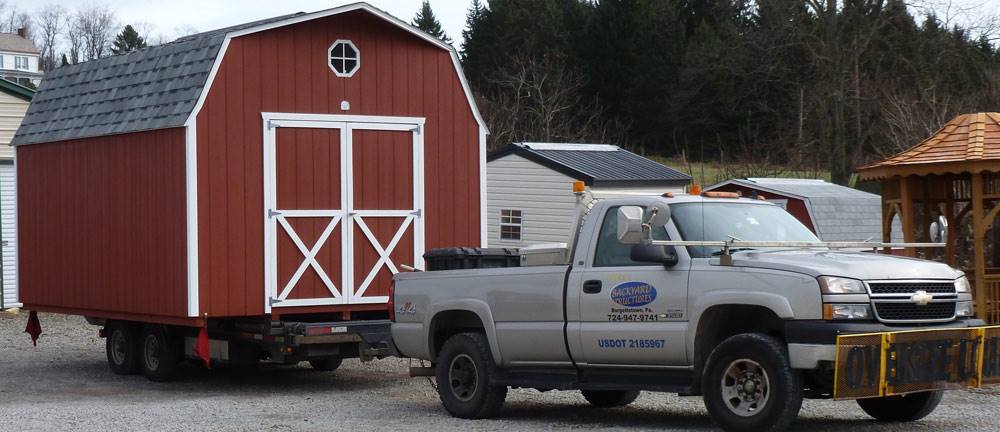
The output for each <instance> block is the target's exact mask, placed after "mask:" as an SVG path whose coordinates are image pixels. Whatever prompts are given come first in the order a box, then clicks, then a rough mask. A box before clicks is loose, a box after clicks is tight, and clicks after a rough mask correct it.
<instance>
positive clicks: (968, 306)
mask: <svg viewBox="0 0 1000 432" xmlns="http://www.w3.org/2000/svg"><path fill="white" fill-rule="evenodd" d="M975 314H976V310H975V309H974V308H973V306H972V302H970V301H960V302H958V303H955V316H957V317H971V316H973V315H975Z"/></svg>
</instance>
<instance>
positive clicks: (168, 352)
mask: <svg viewBox="0 0 1000 432" xmlns="http://www.w3.org/2000/svg"><path fill="white" fill-rule="evenodd" d="M138 351H139V352H140V353H141V356H140V360H139V362H138V363H139V366H140V369H142V374H143V375H145V376H146V379H148V380H150V381H153V382H170V381H173V380H175V379H177V371H178V368H179V367H180V363H181V357H182V354H183V347H182V346H181V344H180V342H179V341H178V340H175V338H173V337H172V336H171V334H170V331H169V329H168V328H167V327H166V326H162V325H150V326H146V328H145V329H143V331H142V339H141V340H140V345H139V350H138Z"/></svg>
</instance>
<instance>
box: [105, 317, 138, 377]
mask: <svg viewBox="0 0 1000 432" xmlns="http://www.w3.org/2000/svg"><path fill="white" fill-rule="evenodd" d="M104 334H105V338H106V339H107V340H106V341H105V351H106V352H107V355H108V367H109V368H111V372H114V373H116V374H118V375H132V374H135V373H138V372H139V360H138V357H139V350H138V345H137V339H138V338H139V335H138V332H137V331H136V329H135V326H133V325H131V324H129V323H124V322H118V321H111V322H108V325H107V326H105V327H104Z"/></svg>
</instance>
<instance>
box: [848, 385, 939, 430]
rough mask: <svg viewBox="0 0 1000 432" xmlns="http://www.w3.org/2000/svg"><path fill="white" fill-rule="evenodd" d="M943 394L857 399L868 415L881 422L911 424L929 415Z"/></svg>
mask: <svg viewBox="0 0 1000 432" xmlns="http://www.w3.org/2000/svg"><path fill="white" fill-rule="evenodd" d="M943 395H944V392H940V391H930V392H921V393H912V394H908V395H903V396H886V397H879V398H871V399H858V405H859V406H861V409H862V410H864V411H865V413H867V414H868V415H870V416H872V417H874V418H875V419H876V420H878V421H883V422H911V421H916V420H920V419H922V418H924V417H927V416H928V415H930V413H932V412H934V409H935V408H937V406H938V404H939V403H941V396H943Z"/></svg>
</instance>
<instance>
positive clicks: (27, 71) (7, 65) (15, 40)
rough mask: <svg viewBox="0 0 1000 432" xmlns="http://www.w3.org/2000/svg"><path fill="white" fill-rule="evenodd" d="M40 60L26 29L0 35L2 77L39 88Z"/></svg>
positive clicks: (0, 71)
mask: <svg viewBox="0 0 1000 432" xmlns="http://www.w3.org/2000/svg"><path fill="white" fill-rule="evenodd" d="M39 60H41V52H40V51H39V50H38V47H36V46H35V43H34V42H32V41H31V39H28V30H27V29H26V28H21V29H18V30H17V33H0V77H2V78H3V79H5V80H7V81H10V82H13V83H17V84H19V85H21V86H23V87H32V88H35V87H38V84H39V83H41V82H42V70H41V68H40V65H39ZM8 142H9V140H8Z"/></svg>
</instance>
